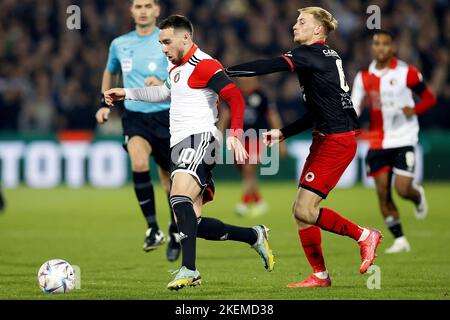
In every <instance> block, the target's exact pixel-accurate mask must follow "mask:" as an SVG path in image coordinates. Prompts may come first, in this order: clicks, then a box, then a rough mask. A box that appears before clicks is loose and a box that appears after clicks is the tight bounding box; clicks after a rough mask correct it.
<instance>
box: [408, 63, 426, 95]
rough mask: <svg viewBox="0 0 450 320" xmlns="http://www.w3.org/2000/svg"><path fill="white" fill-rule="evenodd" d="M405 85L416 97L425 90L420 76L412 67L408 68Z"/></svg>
mask: <svg viewBox="0 0 450 320" xmlns="http://www.w3.org/2000/svg"><path fill="white" fill-rule="evenodd" d="M406 85H407V86H408V88H410V89H411V90H412V91H414V93H416V94H418V95H421V94H422V92H423V91H424V90H425V88H426V85H425V82H424V81H423V76H422V74H421V73H420V72H419V70H417V69H416V68H415V67H414V66H412V65H409V67H408V74H407V76H406Z"/></svg>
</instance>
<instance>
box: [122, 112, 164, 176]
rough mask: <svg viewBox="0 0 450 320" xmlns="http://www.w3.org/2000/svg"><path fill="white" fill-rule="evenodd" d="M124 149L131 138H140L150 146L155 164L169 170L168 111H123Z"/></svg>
mask: <svg viewBox="0 0 450 320" xmlns="http://www.w3.org/2000/svg"><path fill="white" fill-rule="evenodd" d="M122 127H123V135H124V136H125V143H124V148H125V150H127V143H128V140H129V139H131V138H132V137H133V136H141V137H143V138H144V139H146V140H147V141H148V142H149V143H150V145H151V146H152V156H153V158H154V159H155V162H156V163H157V164H158V165H159V166H160V167H161V168H162V169H164V170H166V171H169V169H170V132H169V111H168V110H166V111H159V112H150V113H143V112H134V111H129V110H125V112H124V113H123V115H122Z"/></svg>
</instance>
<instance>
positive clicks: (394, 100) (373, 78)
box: [352, 58, 422, 149]
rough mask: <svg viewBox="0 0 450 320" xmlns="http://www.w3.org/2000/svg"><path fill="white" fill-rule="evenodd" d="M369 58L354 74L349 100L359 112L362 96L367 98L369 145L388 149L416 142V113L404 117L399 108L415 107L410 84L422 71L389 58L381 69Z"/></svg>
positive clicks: (417, 129) (418, 77)
mask: <svg viewBox="0 0 450 320" xmlns="http://www.w3.org/2000/svg"><path fill="white" fill-rule="evenodd" d="M375 65H376V62H375V61H372V63H371V64H370V65H369V68H368V69H367V70H364V71H361V72H359V73H358V74H357V75H356V78H355V81H354V83H353V90H352V101H353V105H354V107H355V109H356V112H357V113H358V115H359V114H360V112H361V109H360V108H361V107H362V106H361V103H362V101H363V99H364V97H365V96H367V97H368V98H369V102H370V131H369V138H370V148H371V149H388V148H397V147H403V146H411V145H415V144H416V143H417V141H418V133H419V123H418V120H417V116H416V115H413V116H412V117H409V118H408V117H406V116H405V114H404V113H403V111H402V108H404V107H406V106H408V107H414V106H415V102H414V99H413V93H412V91H411V89H410V88H411V86H412V85H413V83H414V82H417V81H422V75H421V74H420V73H419V72H418V71H417V70H416V69H415V68H414V67H412V66H411V65H408V64H407V63H405V62H403V61H400V60H397V59H395V58H394V59H392V61H391V63H390V65H389V66H388V67H386V68H385V69H383V70H378V69H376V68H375Z"/></svg>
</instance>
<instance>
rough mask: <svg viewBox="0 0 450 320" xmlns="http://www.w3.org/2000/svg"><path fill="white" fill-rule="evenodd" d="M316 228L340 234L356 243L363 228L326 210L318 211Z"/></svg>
mask: <svg viewBox="0 0 450 320" xmlns="http://www.w3.org/2000/svg"><path fill="white" fill-rule="evenodd" d="M316 226H318V227H320V229H322V230H326V231H330V232H333V233H336V234H340V235H341V236H348V237H350V238H352V239H354V240H356V241H358V239H359V238H360V237H361V234H362V232H363V228H361V227H359V226H358V225H356V224H354V223H353V222H351V221H349V220H347V219H345V218H344V217H342V216H340V215H339V214H338V213H336V212H334V211H333V210H331V209H327V208H322V209H320V213H319V218H318V219H317V221H316Z"/></svg>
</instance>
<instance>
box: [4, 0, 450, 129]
mask: <svg viewBox="0 0 450 320" xmlns="http://www.w3.org/2000/svg"><path fill="white" fill-rule="evenodd" d="M160 2H161V6H162V13H161V17H165V16H167V15H169V14H172V13H179V14H184V15H186V16H188V17H189V18H190V19H191V20H192V21H193V23H194V27H195V34H194V39H195V41H196V42H197V43H198V44H199V46H200V47H201V48H202V49H203V50H204V51H206V52H208V53H210V54H211V55H213V56H214V57H216V58H217V59H219V60H220V61H221V62H222V63H223V64H224V65H225V66H228V65H232V64H236V63H240V62H244V61H247V60H249V59H254V58H258V57H268V56H276V55H279V54H281V53H283V52H285V51H288V50H289V49H291V48H293V47H294V44H293V43H292V32H291V28H292V25H293V23H294V22H295V20H296V18H297V15H298V14H297V9H298V8H300V7H305V6H310V5H319V6H322V7H324V8H327V9H328V10H330V11H331V12H332V13H333V14H334V15H335V16H336V18H337V20H338V21H339V28H338V32H337V33H335V34H333V35H332V36H331V37H330V39H329V41H328V43H329V44H330V46H331V47H333V48H334V49H336V50H337V51H338V52H339V53H340V55H341V57H342V59H343V61H344V66H345V70H346V74H347V80H348V82H350V84H351V82H352V81H353V78H354V76H355V74H356V72H357V71H358V70H359V69H360V68H363V67H365V66H367V65H368V64H369V62H370V60H371V59H370V30H368V29H367V28H366V20H367V18H368V17H369V14H367V13H366V9H367V6H369V5H372V4H375V5H378V6H379V7H380V8H381V26H382V28H385V29H389V30H391V31H393V32H394V33H395V34H396V35H397V41H398V48H399V49H398V56H399V57H400V58H401V59H403V60H406V61H407V62H409V63H412V64H414V65H416V66H417V67H418V68H419V70H421V71H422V73H423V75H424V77H425V79H426V80H427V83H428V84H429V85H430V87H431V89H432V91H433V92H434V93H435V94H437V95H438V105H437V106H436V107H435V108H434V109H432V110H431V111H430V112H428V113H427V114H425V115H424V116H422V117H421V119H420V121H421V125H422V128H429V129H447V130H450V109H449V108H448V106H449V105H450V74H449V47H450V8H449V7H450V6H449V1H447V0H433V1H421V0H416V1H412V0H409V1H407V0H404V1H402V0H398V1H387V0H386V1H352V0H334V1H332V0H321V1H317V0H316V1H296V0H271V1H269V0H203V1H202V0H192V1H187V0H170V1H169V0H161V1H160ZM72 4H76V5H79V6H80V8H81V29H80V30H68V29H67V27H66V19H67V18H68V17H69V14H68V13H67V12H66V9H67V7H68V6H70V5H72ZM132 29H133V22H132V20H131V17H130V14H129V1H124V0H85V1H75V0H73V1H67V0H39V1H37V0H21V1H16V0H2V1H1V2H0V131H12V132H28V133H48V132H55V131H59V130H72V129H92V130H96V129H97V128H96V123H95V119H94V113H95V111H96V110H97V108H98V106H99V93H100V85H101V78H102V73H103V70H104V67H105V63H106V57H107V54H108V47H109V44H110V42H111V40H112V39H113V38H115V37H117V36H119V35H121V34H123V33H126V32H129V31H130V30H132ZM262 81H263V86H264V87H265V88H266V90H267V92H268V93H269V96H270V97H271V98H272V99H273V101H274V102H276V105H277V106H278V108H279V110H280V113H281V115H282V118H283V120H284V121H285V122H288V123H289V122H291V121H292V120H293V119H296V118H298V117H299V116H300V115H301V113H302V112H303V110H302V106H301V100H300V94H299V90H300V89H299V87H298V83H297V80H296V79H295V77H294V76H292V75H287V74H277V75H270V76H266V77H264V78H263V80H262ZM98 130H101V131H102V132H103V133H118V134H120V133H121V127H120V121H119V120H118V117H117V114H116V117H115V118H113V119H112V120H111V121H109V124H108V126H102V128H98Z"/></svg>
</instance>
